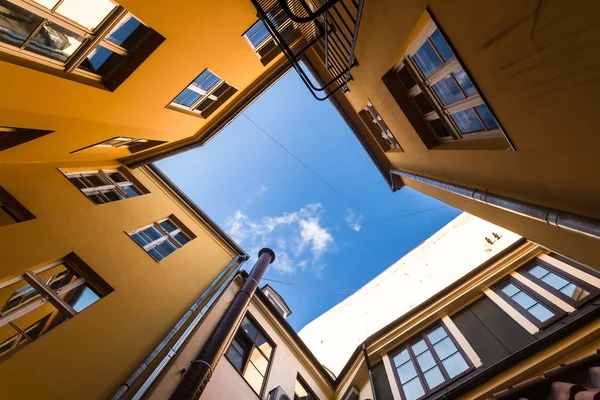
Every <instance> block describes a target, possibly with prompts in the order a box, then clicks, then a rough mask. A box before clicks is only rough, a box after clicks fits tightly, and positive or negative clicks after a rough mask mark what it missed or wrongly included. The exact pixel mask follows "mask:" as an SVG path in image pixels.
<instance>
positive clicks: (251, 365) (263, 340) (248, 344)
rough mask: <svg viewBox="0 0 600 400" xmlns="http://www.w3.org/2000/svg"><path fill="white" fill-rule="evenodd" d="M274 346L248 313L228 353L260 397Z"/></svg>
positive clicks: (233, 363) (228, 356)
mask: <svg viewBox="0 0 600 400" xmlns="http://www.w3.org/2000/svg"><path fill="white" fill-rule="evenodd" d="M273 348H274V345H273V343H272V342H271V340H270V339H269V338H268V337H267V335H266V334H265V333H264V332H263V331H262V329H261V328H260V327H259V326H258V324H257V323H256V321H254V319H253V318H252V317H251V316H250V315H249V314H246V316H245V317H244V320H243V321H242V324H241V325H240V328H239V329H238V332H237V333H236V335H235V337H234V338H233V341H232V342H231V346H229V349H228V350H227V353H226V356H227V359H228V360H229V361H230V362H231V364H232V365H233V367H234V368H235V369H237V370H238V372H239V373H240V374H241V375H242V376H243V377H244V379H245V380H246V382H248V384H249V385H250V387H252V389H253V390H254V391H255V392H256V394H257V395H258V396H259V397H260V396H262V390H263V386H264V382H265V377H266V376H267V371H268V368H269V363H270V360H271V356H272V354H273Z"/></svg>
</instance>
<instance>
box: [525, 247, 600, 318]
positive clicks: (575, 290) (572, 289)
mask: <svg viewBox="0 0 600 400" xmlns="http://www.w3.org/2000/svg"><path fill="white" fill-rule="evenodd" d="M519 272H521V273H522V274H523V275H525V276H526V277H527V278H529V279H531V280H532V281H533V282H535V283H537V284H538V285H540V286H541V287H543V288H544V289H546V290H548V291H549V292H550V293H552V294H554V295H555V296H557V297H558V298H560V299H562V300H563V301H565V302H567V303H569V304H570V305H572V306H574V307H578V306H580V305H581V304H583V303H585V302H586V301H587V300H589V299H591V298H592V297H594V296H595V295H597V294H598V293H599V292H600V290H599V289H598V288H597V287H595V286H592V285H590V284H589V283H587V282H584V281H582V280H580V279H578V278H575V277H574V276H571V275H569V274H568V273H566V272H564V271H562V270H560V269H558V268H556V267H555V266H553V265H551V264H549V263H546V262H544V261H542V260H539V259H536V260H535V261H534V262H532V263H530V264H529V265H527V266H525V267H524V268H523V269H521V270H520V271H519Z"/></svg>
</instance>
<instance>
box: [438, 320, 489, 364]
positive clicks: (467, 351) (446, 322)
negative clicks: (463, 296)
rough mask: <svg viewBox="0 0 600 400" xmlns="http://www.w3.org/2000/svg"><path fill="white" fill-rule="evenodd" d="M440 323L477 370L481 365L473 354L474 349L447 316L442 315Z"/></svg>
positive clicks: (477, 357)
mask: <svg viewBox="0 0 600 400" xmlns="http://www.w3.org/2000/svg"><path fill="white" fill-rule="evenodd" d="M442 322H443V324H444V325H445V326H446V328H448V331H450V334H451V335H452V336H453V337H454V339H456V341H457V342H458V345H459V346H460V348H461V349H462V350H463V351H464V352H465V354H466V355H467V357H469V360H471V363H473V366H474V367H475V368H479V367H481V366H482V365H483V363H482V362H481V359H480V358H479V356H478V355H477V353H476V352H475V349H473V347H471V344H470V343H469V342H468V341H467V339H466V338H465V337H464V336H463V334H462V332H461V331H460V330H459V329H458V327H457V326H456V325H455V324H454V322H453V321H452V319H451V318H450V317H449V316H448V315H444V316H443V317H442Z"/></svg>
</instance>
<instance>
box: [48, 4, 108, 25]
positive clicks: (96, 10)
mask: <svg viewBox="0 0 600 400" xmlns="http://www.w3.org/2000/svg"><path fill="white" fill-rule="evenodd" d="M115 7H116V5H115V4H114V3H113V2H111V1H110V0H65V1H63V3H62V4H61V5H60V6H58V8H57V9H56V12H57V13H59V14H61V15H64V16H65V17H67V18H69V19H70V20H72V21H75V22H77V23H78V24H79V25H81V26H84V27H86V28H88V29H92V30H93V29H94V28H96V27H97V26H98V24H100V22H102V20H103V19H104V18H106V17H107V16H108V14H110V12H111V11H112V10H113V9H114V8H115Z"/></svg>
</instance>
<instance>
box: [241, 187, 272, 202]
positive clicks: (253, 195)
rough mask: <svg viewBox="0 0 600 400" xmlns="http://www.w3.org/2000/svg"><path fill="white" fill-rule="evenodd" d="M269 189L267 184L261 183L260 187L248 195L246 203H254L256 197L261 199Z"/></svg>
mask: <svg viewBox="0 0 600 400" xmlns="http://www.w3.org/2000/svg"><path fill="white" fill-rule="evenodd" d="M267 191H268V189H267V187H266V186H265V185H260V186H259V188H258V189H256V190H255V191H254V192H252V193H250V194H249V195H247V196H246V199H245V201H244V202H245V203H246V205H250V204H252V203H253V202H254V201H255V200H256V199H259V198H261V197H263V196H264V195H265V193H267Z"/></svg>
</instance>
